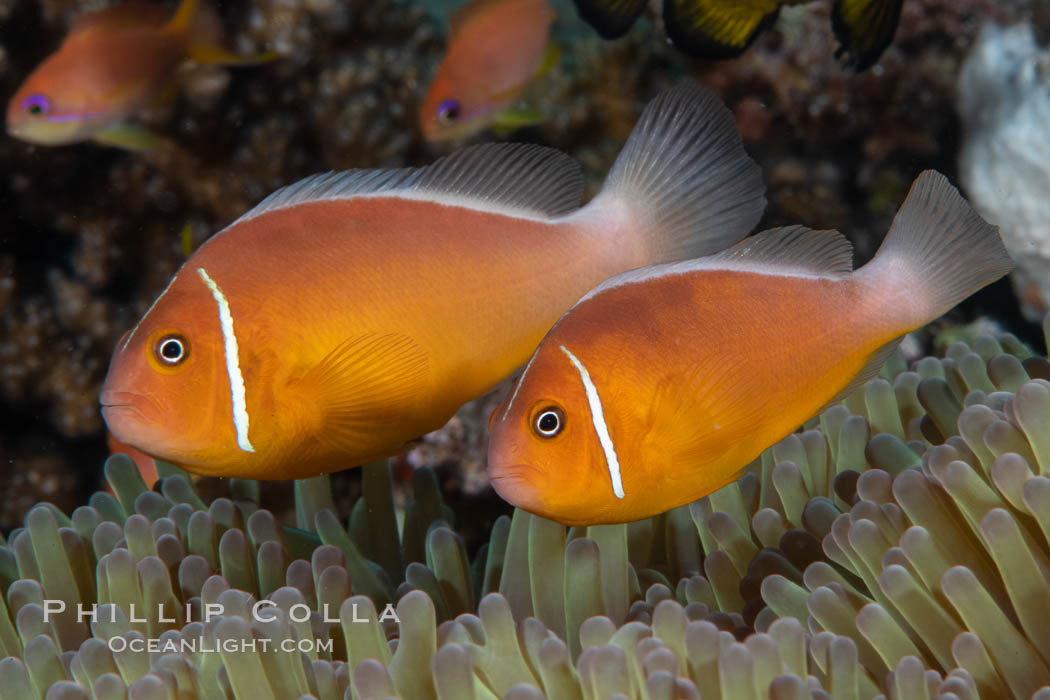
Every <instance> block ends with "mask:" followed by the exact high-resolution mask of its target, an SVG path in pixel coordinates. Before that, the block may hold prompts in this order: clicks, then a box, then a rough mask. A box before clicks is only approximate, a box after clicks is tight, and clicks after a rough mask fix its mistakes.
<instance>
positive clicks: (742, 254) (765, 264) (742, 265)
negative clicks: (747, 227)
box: [573, 226, 853, 308]
mask: <svg viewBox="0 0 1050 700" xmlns="http://www.w3.org/2000/svg"><path fill="white" fill-rule="evenodd" d="M702 270H741V271H748V272H758V273H762V274H769V275H794V276H804V277H824V278H827V279H841V278H843V277H846V276H848V275H849V274H850V273H851V272H852V271H853V246H852V245H851V244H850V242H849V241H848V240H846V237H845V236H843V235H842V234H841V233H839V232H838V231H834V230H824V231H815V230H813V229H810V228H806V227H805V226H784V227H782V228H771V229H769V230H767V231H762V232H761V233H756V234H755V235H754V236H750V237H748V238H745V239H744V240H742V241H740V242H739V243H737V244H736V245H735V246H733V247H732V248H727V249H725V250H723V251H722V252H721V253H716V254H714V255H708V256H706V257H703V258H694V259H692V260H682V261H681V262H673V263H664V264H662V265H652V266H650V267H641V268H637V269H634V270H628V271H627V272H621V273H620V274H618V275H616V276H614V277H610V278H609V279H607V280H605V281H604V282H602V283H601V284H599V285H598V286H597V287H595V288H594V289H592V290H591V291H589V292H587V293H586V294H584V295H583V296H582V297H580V300H579V301H577V302H576V304H575V305H574V307H573V308H575V307H576V306H579V305H580V304H582V303H583V302H585V301H587V300H588V299H590V298H592V297H595V296H598V295H599V294H601V293H602V292H605V291H608V290H610V289H613V288H615V287H623V286H625V285H630V284H640V283H642V282H646V281H648V280H651V279H656V278H659V277H670V276H674V275H687V274H690V273H693V272H700V271H702Z"/></svg>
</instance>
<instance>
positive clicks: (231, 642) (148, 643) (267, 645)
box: [109, 637, 335, 654]
mask: <svg viewBox="0 0 1050 700" xmlns="http://www.w3.org/2000/svg"><path fill="white" fill-rule="evenodd" d="M333 643H334V640H331V639H281V640H274V639H267V638H265V637H262V638H259V639H205V638H204V637H190V638H182V637H179V638H174V639H172V638H165V639H143V638H142V637H131V638H128V637H111V638H110V640H109V648H110V651H113V652H116V653H118V654H119V653H120V652H123V651H125V650H128V651H132V652H135V653H139V652H144V651H145V652H150V653H161V654H179V653H191V654H206V653H209V652H226V653H227V654H231V653H238V652H253V653H257V652H263V653H265V652H268V651H272V650H275V649H276V650H278V651H285V652H294V651H302V652H306V653H312V652H328V653H331V652H332V650H333V649H334V648H335V647H334V646H333Z"/></svg>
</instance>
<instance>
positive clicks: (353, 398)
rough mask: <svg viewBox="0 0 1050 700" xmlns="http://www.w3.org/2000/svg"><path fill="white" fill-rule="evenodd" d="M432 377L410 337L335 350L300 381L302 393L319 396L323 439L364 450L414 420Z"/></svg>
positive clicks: (373, 338) (350, 343)
mask: <svg viewBox="0 0 1050 700" xmlns="http://www.w3.org/2000/svg"><path fill="white" fill-rule="evenodd" d="M428 374H429V370H428V361H427V356H426V353H425V352H424V350H423V349H422V348H421V347H420V346H419V345H417V344H416V342H415V341H414V340H412V339H411V338H409V337H408V336H406V335H401V334H396V333H391V334H385V335H381V334H367V335H361V336H356V337H354V338H350V339H348V340H346V341H345V342H343V343H341V344H340V345H339V346H338V347H336V348H335V349H334V350H332V351H331V352H330V353H329V354H328V355H327V356H326V357H325V358H324V359H322V360H321V361H320V362H319V363H318V364H317V365H316V366H315V367H314V368H313V369H312V370H310V371H309V372H308V373H307V374H306V375H305V376H303V377H302V379H300V380H299V382H300V386H299V389H300V390H301V391H302V392H303V394H304V395H305V396H307V397H315V398H314V400H315V402H316V404H317V409H318V410H319V411H320V416H321V430H320V434H319V435H318V438H319V439H320V440H322V441H324V442H330V443H334V444H337V445H340V446H342V447H346V448H348V449H354V450H360V446H361V445H362V443H371V442H373V441H374V439H375V435H376V433H386V432H389V431H390V430H391V429H394V428H396V427H397V426H398V424H399V423H403V422H404V420H405V418H406V416H407V415H411V413H412V407H413V405H414V404H415V403H416V402H418V401H419V400H420V398H421V395H422V394H423V392H424V390H425V389H426V387H427V380H428Z"/></svg>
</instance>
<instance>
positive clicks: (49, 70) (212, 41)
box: [7, 0, 275, 149]
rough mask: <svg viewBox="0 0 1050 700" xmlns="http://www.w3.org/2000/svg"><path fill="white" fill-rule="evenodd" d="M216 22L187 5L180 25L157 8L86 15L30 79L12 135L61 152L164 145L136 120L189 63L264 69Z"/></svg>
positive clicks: (12, 120) (12, 112) (13, 109)
mask: <svg viewBox="0 0 1050 700" xmlns="http://www.w3.org/2000/svg"><path fill="white" fill-rule="evenodd" d="M220 40H221V29H220V25H219V19H218V16H217V15H216V14H215V13H214V12H213V11H212V10H211V8H210V7H204V8H202V7H201V0H182V3H181V4H180V5H179V8H178V10H176V12H175V15H174V17H172V18H171V19H170V20H169V19H168V17H167V10H166V9H165V8H164V7H163V6H161V5H156V4H150V3H145V2H138V1H137V0H135V1H133V2H128V3H125V4H123V5H116V6H114V7H110V8H107V9H104V10H99V11H97V12H89V13H86V14H83V15H80V16H79V17H77V18H76V20H75V21H74V22H73V25H72V27H70V30H69V34H68V35H67V36H66V38H65V40H64V41H63V42H62V45H61V46H59V48H58V50H57V51H56V52H55V53H53V54H51V55H50V56H48V57H47V59H46V60H45V61H44V62H43V63H41V64H40V65H39V66H37V68H36V69H35V70H34V71H33V72H32V73H31V74H30V75H29V77H27V78H26V80H25V82H24V83H22V85H21V87H19V88H18V91H17V92H16V93H15V95H14V97H12V98H11V101H10V102H9V103H8V105H7V133H8V134H10V135H11V136H14V137H15V138H17V139H21V140H22V141H28V142H30V143H35V144H40V145H44V146H60V145H63V144H69V143H76V142H78V141H86V140H89V139H90V140H94V141H97V142H99V143H103V144H106V145H111V146H119V147H122V148H131V149H144V148H152V147H154V146H156V145H157V143H158V140H157V138H156V137H155V136H153V135H152V134H151V133H150V132H149V131H147V130H146V129H145V128H144V127H142V126H141V125H138V124H135V123H133V122H131V121H130V120H131V119H132V118H133V117H134V116H135V115H136V114H138V113H139V112H140V111H142V110H143V109H144V108H146V107H148V106H149V105H150V104H151V103H153V102H155V101H157V100H158V99H159V98H161V97H162V96H163V95H164V94H165V92H166V91H169V90H170V87H171V85H172V81H173V79H174V73H175V69H176V68H177V67H178V66H179V64H180V63H182V61H183V60H185V59H186V58H192V59H194V60H196V61H201V62H208V63H224V64H240V63H258V62H261V61H267V60H270V59H272V58H274V57H275V54H261V55H256V56H239V55H236V54H233V53H230V52H229V51H227V50H226V49H224V48H223V47H222V46H221V44H220Z"/></svg>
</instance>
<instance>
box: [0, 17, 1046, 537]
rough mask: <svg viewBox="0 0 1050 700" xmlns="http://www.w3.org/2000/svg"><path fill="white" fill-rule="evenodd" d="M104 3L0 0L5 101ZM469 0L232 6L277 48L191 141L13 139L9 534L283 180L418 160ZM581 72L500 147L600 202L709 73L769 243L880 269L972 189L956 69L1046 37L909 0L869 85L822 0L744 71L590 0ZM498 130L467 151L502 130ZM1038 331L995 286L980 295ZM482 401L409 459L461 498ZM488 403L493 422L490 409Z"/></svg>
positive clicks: (188, 93) (65, 470) (216, 106)
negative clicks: (620, 155) (660, 99)
mask: <svg viewBox="0 0 1050 700" xmlns="http://www.w3.org/2000/svg"><path fill="white" fill-rule="evenodd" d="M100 6H102V4H101V3H90V2H81V3H78V2H59V1H43V2H37V1H18V0H8V1H5V2H3V3H2V4H0V91H2V92H3V93H4V94H11V93H13V91H14V89H15V88H16V87H17V86H18V84H19V82H20V81H21V80H22V79H24V77H25V75H26V74H27V73H28V72H29V71H30V70H31V69H32V68H33V67H34V66H35V65H37V64H38V63H39V62H40V61H41V60H42V59H43V58H44V57H46V56H47V55H48V53H50V52H51V51H53V50H54V47H55V46H56V45H57V44H58V42H59V41H60V39H61V37H62V36H63V35H64V34H65V32H66V31H67V28H68V25H69V22H70V21H71V19H72V18H73V17H74V16H75V15H76V14H78V13H80V12H83V11H86V10H90V9H97V8H98V7H100ZM452 6H454V3H450V2H442V3H437V2H435V3H407V2H406V3H398V2H388V1H385V0H380V1H378V2H355V1H353V0H351V1H334V0H312V1H310V2H297V1H283V0H282V1H280V2H277V1H276V0H275V1H274V2H254V3H248V2H244V3H238V2H223V3H221V5H220V6H219V9H220V11H221V14H222V17H223V20H224V25H225V27H226V32H227V41H228V42H229V43H230V45H231V46H235V47H237V48H239V49H241V50H244V51H251V50H259V49H261V48H262V47H270V48H273V49H275V50H276V51H278V52H279V53H280V54H281V56H282V58H281V59H280V60H278V61H274V62H272V63H269V64H265V65H261V66H255V67H244V68H236V69H229V68H215V67H199V66H195V67H189V66H187V67H186V69H185V70H184V71H183V75H181V76H180V84H181V85H183V90H182V92H181V93H180V95H179V96H178V97H177V98H175V99H174V100H172V101H171V102H170V104H168V105H166V106H165V107H163V108H160V109H159V110H157V111H156V112H155V113H154V114H152V115H149V116H148V117H147V119H146V121H147V124H148V125H150V126H152V127H154V128H155V129H156V130H158V131H160V132H162V133H163V134H164V135H165V136H167V137H169V138H170V140H171V142H172V147H170V148H164V149H161V150H160V151H158V152H155V153H147V154H135V153H128V152H125V151H122V150H118V149H114V148H104V147H100V146H98V145H96V144H92V143H82V144H77V145H71V146H63V147H57V148H46V147H35V146H32V145H30V144H26V143H23V142H20V141H17V140H15V139H12V138H5V139H3V140H2V141H0V169H2V172H3V177H2V178H0V206H2V209H0V211H2V225H0V309H2V320H0V458H2V461H0V463H2V464H4V465H6V466H7V468H6V469H4V470H2V472H0V492H3V493H5V494H6V495H7V497H6V498H5V499H3V502H2V504H0V527H3V528H4V529H9V528H11V527H13V526H15V525H16V524H17V523H19V522H20V521H21V518H22V517H23V515H24V514H25V512H26V509H27V508H28V507H29V505H31V504H32V503H34V502H36V501H37V500H40V499H45V498H46V499H47V500H49V501H51V502H54V503H56V504H58V505H60V506H61V507H64V508H70V507H72V506H74V505H75V504H76V503H78V502H81V501H82V500H83V498H84V497H85V495H86V494H87V493H89V492H90V491H91V490H93V489H94V488H97V486H98V484H99V478H100V477H99V474H98V469H97V464H98V462H99V460H100V459H102V458H104V457H105V455H106V454H107V453H108V448H107V445H106V440H105V433H104V426H103V423H102V419H101V415H100V412H99V408H98V394H99V388H100V386H101V382H102V379H103V377H104V375H105V371H106V366H107V362H108V359H109V356H110V354H111V352H112V349H113V347H114V346H115V344H116V342H117V340H118V339H119V338H120V336H121V334H123V333H124V331H126V330H127V329H129V328H131V327H132V326H133V325H134V323H135V321H136V320H137V319H138V318H139V317H140V316H141V315H142V313H143V312H144V311H145V310H146V309H147V307H148V306H149V304H150V303H151V302H152V300H153V299H154V298H156V296H157V294H159V293H160V291H161V290H162V289H163V288H164V286H165V284H166V283H167V281H168V280H169V279H170V278H171V276H172V275H173V274H174V272H175V271H176V270H177V268H178V266H179V265H180V264H181V263H182V262H183V261H184V260H185V258H186V252H185V245H184V242H183V240H182V235H181V232H182V230H183V228H184V227H186V226H189V227H190V237H191V239H190V240H191V245H192V246H193V247H196V246H197V245H199V244H200V243H201V242H202V241H203V240H205V239H206V238H207V237H208V236H209V235H211V234H212V233H214V232H215V231H217V230H219V229H221V228H222V227H223V226H225V225H227V224H228V223H230V222H231V221H233V220H234V219H235V218H236V217H237V216H239V215H240V214H241V213H243V212H244V211H246V210H247V209H248V208H250V207H251V206H252V205H253V204H254V203H255V202H257V201H258V200H259V199H261V198H262V197H263V196H265V195H266V194H268V193H269V192H271V191H272V190H274V189H276V188H278V187H280V186H282V185H285V184H288V183H291V182H294V181H296V180H298V179H300V178H302V177H304V176H306V175H309V174H312V173H315V172H320V171H324V170H329V169H335V170H339V169H346V168H350V167H381V166H399V165H409V164H413V165H414V164H420V163H424V162H428V161H429V160H432V159H433V158H434V157H435V156H436V155H439V154H441V153H444V152H448V151H449V150H451V148H449V147H444V148H441V147H437V146H428V145H427V144H426V143H424V142H423V140H422V138H421V136H420V133H419V128H418V124H417V116H416V115H417V112H418V108H419V103H420V101H421V99H422V97H423V94H424V93H425V91H426V88H427V84H428V82H429V80H430V78H431V76H432V74H433V71H434V70H435V68H436V66H437V63H438V62H439V61H440V59H441V56H442V53H443V37H444V34H445V32H446V31H447V28H446V26H445V24H444V18H445V16H446V14H447V12H448V11H449V9H450V8H451V7H452ZM555 9H556V11H557V13H558V19H557V21H556V23H555V27H554V38H555V40H556V41H557V42H558V43H559V45H560V46H561V48H562V60H561V61H560V62H559V64H558V65H557V66H556V67H555V68H554V69H553V70H552V71H551V73H550V74H548V75H546V76H544V77H542V78H540V80H539V81H538V83H537V84H536V85H533V86H532V87H531V88H530V94H531V95H532V96H533V100H534V101H535V103H536V104H537V107H538V109H539V110H541V111H542V113H543V114H544V116H545V121H544V122H543V123H542V124H540V125H538V126H533V127H528V128H525V129H522V130H519V131H517V132H515V133H514V134H513V135H511V136H503V137H502V138H503V139H509V140H514V141H532V142H536V143H541V144H545V145H550V146H554V147H556V148H559V149H561V150H564V151H566V152H567V153H569V154H570V155H572V156H573V157H575V158H576V159H578V160H579V161H580V162H581V163H582V165H583V167H584V171H585V173H586V175H587V179H588V196H589V195H590V194H593V192H594V191H596V189H597V185H598V184H600V178H601V176H602V174H604V173H605V172H606V171H607V169H608V167H609V166H610V165H611V163H612V161H613V159H614V158H615V156H616V154H617V152H618V151H619V148H620V146H621V144H622V143H623V141H624V139H625V138H626V136H627V134H628V133H629V131H630V128H631V126H632V125H633V124H634V122H635V120H636V119H637V115H638V113H639V111H640V108H641V106H642V105H644V104H645V103H646V102H647V101H648V100H649V99H650V98H651V97H652V96H653V95H655V94H656V93H658V92H659V91H660V90H661V89H663V88H665V87H667V86H669V85H671V84H674V83H675V82H676V81H678V80H680V79H681V78H683V77H685V76H689V75H691V76H695V77H696V78H697V79H698V80H699V81H700V82H701V83H702V84H704V85H706V86H708V87H710V88H712V89H714V90H715V91H716V92H717V93H718V94H719V95H720V96H721V97H722V98H723V99H724V100H725V101H726V102H727V104H728V105H729V106H730V108H731V109H732V110H733V111H734V113H735V114H736V117H737V122H738V126H739V128H740V130H741V133H742V135H743V138H744V141H745V147H746V148H747V149H748V152H749V153H750V154H751V155H752V156H753V157H754V158H755V159H756V160H757V161H758V162H759V164H760V165H761V167H762V171H763V175H764V177H765V179H766V185H767V188H768V199H769V206H768V208H767V212H766V214H765V217H764V219H763V221H762V223H761V224H760V226H759V230H762V229H764V228H768V227H771V226H776V225H782V224H789V223H797V222H804V223H805V224H806V225H808V226H810V227H812V228H817V229H820V228H836V229H838V230H840V231H842V232H844V233H845V234H846V235H847V236H848V237H849V238H850V239H851V241H852V242H853V244H854V246H855V249H856V251H857V258H858V264H859V263H860V262H862V261H865V260H867V259H868V258H869V257H870V256H871V254H872V253H873V252H874V247H875V246H876V245H877V243H878V241H880V240H881V237H882V235H883V233H884V232H885V231H886V230H887V228H888V224H889V222H890V220H891V219H892V215H893V213H894V212H895V210H896V206H897V204H898V203H899V202H900V201H901V200H902V199H903V196H904V194H905V193H906V192H907V187H908V185H909V184H910V183H911V181H912V180H913V179H914V176H915V175H916V174H917V173H918V172H919V171H920V170H922V169H925V168H935V169H938V170H940V171H942V172H944V173H946V174H947V175H948V176H949V178H950V179H952V180H953V181H956V182H958V177H957V173H958V166H957V158H958V152H959V149H960V144H961V141H962V138H963V133H962V128H961V125H960V119H959V117H958V116H957V114H956V110H955V102H956V96H957V88H956V82H957V78H958V73H959V69H960V65H961V62H962V61H963V59H964V58H965V56H966V55H967V51H968V50H969V49H970V47H971V46H972V45H973V43H974V41H975V38H976V36H977V34H978V32H979V30H980V28H981V26H982V25H983V24H985V23H989V22H995V23H1000V24H1005V25H1009V24H1013V23H1015V22H1018V21H1028V22H1030V23H1031V24H1032V26H1033V27H1034V30H1035V32H1036V36H1037V38H1038V39H1040V40H1043V41H1045V40H1046V38H1047V36H1048V35H1050V19H1048V17H1050V9H1048V7H1047V4H1046V3H1044V2H1040V1H1039V0H1009V1H1007V2H997V1H993V0H987V1H982V0H964V1H958V2H956V1H951V2H949V1H947V0H945V1H938V0H908V1H907V2H905V3H904V5H903V8H902V12H901V18H900V24H899V27H898V30H897V34H896V37H895V40H894V42H893V44H892V45H891V46H890V48H889V49H888V50H887V51H886V53H885V54H884V55H883V56H882V58H881V60H880V61H879V63H878V65H876V66H874V67H873V68H871V69H869V70H868V71H866V72H863V73H860V74H854V73H853V72H851V71H847V70H844V69H843V68H842V67H841V66H840V65H839V63H838V62H837V61H836V59H835V58H834V55H833V54H834V45H835V40H834V37H833V36H832V33H831V27H830V23H829V22H828V13H829V8H828V7H827V6H826V5H825V4H824V3H812V4H807V5H804V6H799V7H785V8H784V9H783V10H782V11H781V17H780V19H779V21H778V22H777V24H776V26H775V27H774V28H773V30H771V31H769V32H768V33H766V34H763V35H762V36H761V37H760V38H759V39H758V41H757V42H756V44H755V45H754V46H753V47H752V48H751V49H749V50H748V51H747V52H745V53H744V55H743V56H741V57H740V58H737V59H734V60H729V61H723V62H711V61H695V60H692V59H689V58H687V57H685V56H684V55H682V54H681V53H679V52H677V51H676V50H675V49H674V48H673V47H671V46H670V45H668V44H666V43H665V42H664V41H662V40H660V39H659V38H658V37H657V36H656V34H655V33H654V32H653V30H652V27H651V26H648V21H647V20H645V19H643V20H642V21H641V22H639V24H638V26H636V27H635V28H634V29H632V31H631V32H630V33H629V34H628V35H627V36H626V37H625V38H623V39H620V40H617V41H613V42H609V41H604V40H602V39H601V38H600V37H598V35H597V34H595V33H594V32H593V31H592V30H591V29H590V28H589V26H588V25H586V24H585V23H584V22H582V21H581V20H580V19H579V18H578V16H577V14H576V10H575V8H574V7H573V6H572V4H571V3H561V4H556V5H555ZM493 138H501V137H494V136H493V135H492V134H491V133H487V132H486V133H482V134H477V135H475V136H474V137H473V138H472V139H470V141H473V142H477V141H484V140H491V139H493ZM964 308H965V309H966V311H965V312H963V313H960V314H958V315H957V316H958V318H959V319H963V318H965V319H966V320H970V319H972V318H975V317H976V316H977V315H978V314H980V313H982V312H983V313H986V314H988V315H989V316H991V317H992V318H996V319H998V320H1001V321H1004V322H1005V323H1006V324H1007V326H1008V327H1009V328H1010V329H1011V330H1012V331H1014V332H1016V333H1019V334H1020V335H1021V337H1025V338H1027V337H1030V334H1031V332H1032V331H1030V330H1028V328H1027V327H1026V325H1025V324H1024V322H1023V321H1021V320H1020V318H1019V315H1018V305H1017V303H1016V302H1015V301H1013V300H1012V299H1011V297H1010V293H1009V291H1008V285H1007V283H1005V282H1000V283H999V284H998V285H996V286H994V287H993V288H992V289H990V290H985V291H984V292H982V293H981V294H980V295H978V296H977V297H976V298H975V299H973V300H971V301H969V302H967V304H966V306H965V307H964ZM481 403H482V404H483V405H480V406H468V407H466V408H464V410H463V411H462V413H461V415H460V416H459V417H458V418H457V419H456V420H455V421H454V423H453V424H452V425H450V426H449V428H448V429H447V430H445V431H442V433H441V434H440V435H436V436H433V437H432V438H431V439H428V441H427V443H426V444H425V445H423V446H421V447H420V448H419V449H418V450H417V452H416V453H414V454H412V455H410V456H409V458H408V459H409V460H410V461H411V463H412V464H416V465H419V464H427V465H430V466H439V465H442V464H444V465H446V466H447V467H448V469H449V470H450V472H455V474H454V475H453V474H452V473H450V474H449V475H448V478H449V479H451V480H452V482H453V483H452V484H451V486H452V488H454V489H462V490H464V491H465V492H466V493H468V494H476V493H478V492H480V491H482V490H484V488H485V483H486V482H485V478H484V475H483V460H484V457H483V454H484V444H485V440H484V437H485V435H484V420H483V418H487V416H488V413H489V412H490V411H491V407H493V406H494V405H495V400H489V401H488V402H485V401H484V400H483V401H482V402H481ZM486 407H487V408H486Z"/></svg>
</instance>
